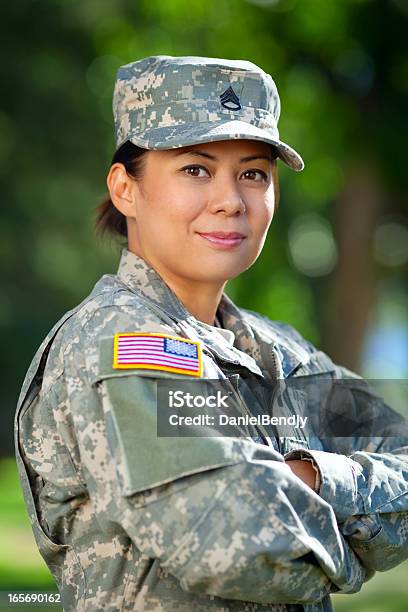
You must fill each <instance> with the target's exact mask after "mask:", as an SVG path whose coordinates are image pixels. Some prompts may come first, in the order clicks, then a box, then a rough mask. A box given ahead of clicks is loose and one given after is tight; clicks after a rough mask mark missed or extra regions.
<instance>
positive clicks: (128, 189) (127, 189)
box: [106, 163, 136, 219]
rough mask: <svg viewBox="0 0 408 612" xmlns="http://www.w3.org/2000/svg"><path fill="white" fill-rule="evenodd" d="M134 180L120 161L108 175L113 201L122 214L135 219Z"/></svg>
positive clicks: (107, 182) (107, 181)
mask: <svg viewBox="0 0 408 612" xmlns="http://www.w3.org/2000/svg"><path fill="white" fill-rule="evenodd" d="M134 182H135V181H134V180H133V179H132V178H130V176H129V175H128V174H127V172H126V170H125V166H124V165H123V164H120V163H116V164H113V165H112V166H111V167H110V169H109V172H108V176H107V177H106V184H107V187H108V189H109V194H110V197H111V200H112V203H113V204H114V206H116V208H117V209H118V210H119V212H121V213H122V215H125V217H130V218H133V219H134V218H135V217H136V207H135V194H134Z"/></svg>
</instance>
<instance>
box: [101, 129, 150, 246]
mask: <svg viewBox="0 0 408 612" xmlns="http://www.w3.org/2000/svg"><path fill="white" fill-rule="evenodd" d="M147 151H148V149H142V148H141V147H137V146H136V145H134V144H133V143H131V142H130V141H129V140H127V141H126V142H125V143H123V145H121V146H120V147H119V149H118V150H117V151H116V153H115V155H114V156H113V159H112V163H111V166H113V164H117V163H119V164H123V165H124V166H125V170H126V172H127V174H128V175H129V176H130V177H131V178H133V179H134V180H136V181H137V180H140V179H141V178H142V176H143V169H144V160H143V158H144V157H145V155H146V153H147ZM95 226H96V231H97V232H98V234H100V235H101V236H103V235H104V234H105V233H106V232H109V233H111V234H113V235H119V236H124V237H125V238H127V225H126V217H125V215H122V213H121V212H120V211H119V210H118V209H117V208H116V206H115V205H114V204H113V202H112V200H111V198H110V196H109V195H108V196H106V198H105V199H104V200H103V201H102V202H101V203H100V204H99V205H98V206H97V208H96V220H95Z"/></svg>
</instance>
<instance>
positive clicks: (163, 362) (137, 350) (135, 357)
mask: <svg viewBox="0 0 408 612" xmlns="http://www.w3.org/2000/svg"><path fill="white" fill-rule="evenodd" d="M113 367H114V368H115V369H122V368H123V369H125V368H143V369H145V370H164V371H166V372H175V373H176V374H188V375H189V376H201V373H202V352H201V343H200V342H196V341H194V340H187V339H186V338H180V337H179V336H169V335H168V334H161V333H154V332H135V333H123V334H115V338H114V346H113Z"/></svg>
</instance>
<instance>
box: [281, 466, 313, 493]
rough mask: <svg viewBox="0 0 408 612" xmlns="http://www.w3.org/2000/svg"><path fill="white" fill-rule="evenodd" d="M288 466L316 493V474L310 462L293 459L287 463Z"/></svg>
mask: <svg viewBox="0 0 408 612" xmlns="http://www.w3.org/2000/svg"><path fill="white" fill-rule="evenodd" d="M286 464H287V465H288V466H289V467H290V469H291V470H292V472H293V473H294V474H295V475H296V476H297V477H298V478H300V480H303V482H304V483H305V484H307V485H308V486H309V487H310V488H311V489H313V491H315V485H316V472H315V470H314V468H313V466H312V464H311V462H310V461H302V460H301V459H292V460H289V461H286Z"/></svg>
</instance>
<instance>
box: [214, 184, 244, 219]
mask: <svg viewBox="0 0 408 612" xmlns="http://www.w3.org/2000/svg"><path fill="white" fill-rule="evenodd" d="M209 209H210V212H212V213H220V212H221V213H224V214H225V215H226V216H228V217H232V216H234V215H237V216H238V215H242V214H243V213H245V211H246V206H245V202H244V199H243V197H242V194H241V191H240V188H239V185H237V182H236V179H235V178H232V177H231V178H227V177H226V176H225V175H224V176H222V177H220V180H219V181H216V182H215V183H214V192H213V194H212V196H211V198H210V201H209Z"/></svg>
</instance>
